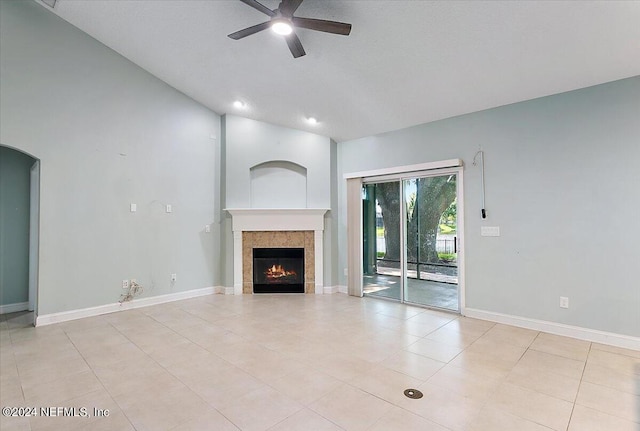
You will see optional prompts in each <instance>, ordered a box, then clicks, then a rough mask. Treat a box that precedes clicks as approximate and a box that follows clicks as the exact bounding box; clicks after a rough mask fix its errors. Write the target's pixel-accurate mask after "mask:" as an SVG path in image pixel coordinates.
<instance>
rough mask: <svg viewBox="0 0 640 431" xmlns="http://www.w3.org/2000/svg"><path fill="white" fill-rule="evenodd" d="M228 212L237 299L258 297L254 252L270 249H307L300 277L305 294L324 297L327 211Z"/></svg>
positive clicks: (249, 209) (254, 210) (239, 210)
mask: <svg viewBox="0 0 640 431" xmlns="http://www.w3.org/2000/svg"><path fill="white" fill-rule="evenodd" d="M227 211H228V212H229V213H230V214H231V216H232V218H233V224H232V230H233V293H234V294H235V295H242V294H249V295H251V294H253V293H256V291H255V290H254V288H253V282H254V271H253V267H254V261H253V249H255V248H267V247H271V248H302V249H304V257H303V261H304V273H303V274H302V275H301V280H302V283H303V284H304V290H303V292H304V293H316V294H322V293H324V292H323V290H324V287H323V286H324V283H323V254H324V249H323V246H322V244H323V229H324V214H325V213H326V212H327V210H326V209H316V208H297V209H254V208H244V209H227ZM272 266H273V264H272ZM271 291H273V290H271ZM327 293H331V292H327Z"/></svg>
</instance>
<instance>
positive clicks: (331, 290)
mask: <svg viewBox="0 0 640 431" xmlns="http://www.w3.org/2000/svg"><path fill="white" fill-rule="evenodd" d="M322 293H324V294H325V295H331V294H333V293H338V286H325V287H324V288H323V289H322Z"/></svg>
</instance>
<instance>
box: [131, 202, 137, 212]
mask: <svg viewBox="0 0 640 431" xmlns="http://www.w3.org/2000/svg"><path fill="white" fill-rule="evenodd" d="M129 211H131V212H132V213H134V212H136V211H138V205H136V204H131V205H129Z"/></svg>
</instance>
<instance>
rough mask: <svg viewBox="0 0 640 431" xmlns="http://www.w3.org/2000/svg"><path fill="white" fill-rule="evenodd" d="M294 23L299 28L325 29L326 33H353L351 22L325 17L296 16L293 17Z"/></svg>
mask: <svg viewBox="0 0 640 431" xmlns="http://www.w3.org/2000/svg"><path fill="white" fill-rule="evenodd" d="M291 22H293V25H294V26H296V27H299V28H306V29H309V30H317V31H324V32H325V33H333V34H341V35H344V36H348V35H349V33H351V24H347V23H344V22H337V21H327V20H324V19H313V18H300V17H296V16H294V17H293V18H291Z"/></svg>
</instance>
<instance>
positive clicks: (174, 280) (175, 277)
mask: <svg viewBox="0 0 640 431" xmlns="http://www.w3.org/2000/svg"><path fill="white" fill-rule="evenodd" d="M177 279H178V274H171V282H172V283H175V282H176V280H177Z"/></svg>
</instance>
